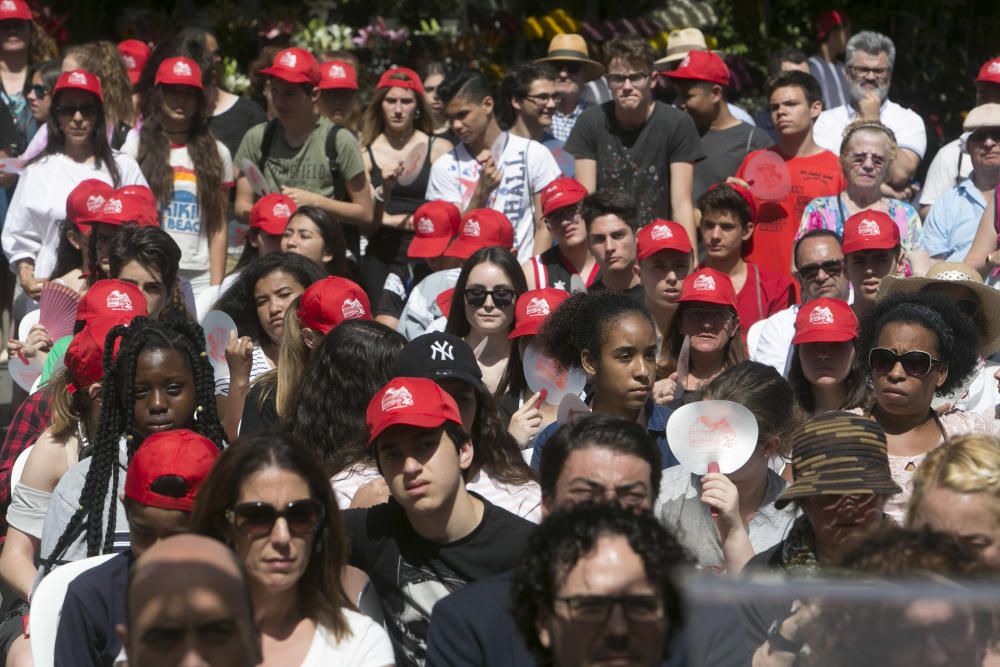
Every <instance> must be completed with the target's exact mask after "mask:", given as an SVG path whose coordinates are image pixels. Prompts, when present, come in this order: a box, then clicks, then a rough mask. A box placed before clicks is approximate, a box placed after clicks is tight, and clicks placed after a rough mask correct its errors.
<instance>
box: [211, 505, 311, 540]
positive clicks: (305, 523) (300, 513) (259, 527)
mask: <svg viewBox="0 0 1000 667" xmlns="http://www.w3.org/2000/svg"><path fill="white" fill-rule="evenodd" d="M325 513H326V512H325V511H324V508H323V504H322V503H320V502H319V501H318V500H314V499H312V498H307V499H303V500H293V501H292V502H290V503H288V504H287V505H285V508H284V509H283V510H278V509H276V508H275V507H274V505H271V504H269V503H261V502H255V503H241V504H239V505H237V506H236V507H234V508H233V509H231V510H229V511H227V512H226V519H228V520H229V523H231V524H233V527H234V528H236V530H237V531H239V533H240V534H242V535H244V536H246V537H248V538H250V539H251V540H255V539H258V538H261V537H266V536H267V535H270V534H271V531H272V530H274V524H275V522H276V521H277V520H278V519H279V518H282V519H284V520H285V522H286V523H287V524H288V530H289V532H290V533H292V535H297V536H299V537H302V536H304V535H308V534H309V533H312V532H313V531H314V530H316V527H317V526H319V523H320V521H322V520H323V515H324V514H325Z"/></svg>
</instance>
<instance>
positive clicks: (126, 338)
mask: <svg viewBox="0 0 1000 667" xmlns="http://www.w3.org/2000/svg"><path fill="white" fill-rule="evenodd" d="M117 346H120V349H119V350H118V352H117V356H115V348H116V347H117ZM150 350H176V351H177V352H179V353H180V354H181V355H182V356H183V357H184V359H185V362H186V364H187V367H188V368H189V369H190V370H191V374H192V379H193V382H192V385H193V386H194V391H195V401H194V405H195V406H196V407H195V408H193V409H192V413H191V415H189V416H188V417H187V420H186V423H184V424H179V425H178V426H177V427H178V428H190V429H191V430H193V431H195V432H196V433H198V434H200V435H203V436H205V437H206V438H208V439H209V440H211V441H212V442H214V443H215V444H216V445H218V446H219V447H220V448H221V447H223V446H224V444H225V432H224V431H223V430H222V424H221V423H220V422H219V415H218V413H217V412H216V407H215V375H214V372H213V370H212V365H211V364H210V363H209V361H208V357H207V356H206V354H205V333H204V332H203V331H202V328H201V327H200V326H199V325H198V324H197V323H194V322H190V321H188V320H185V319H180V318H177V319H165V320H152V319H149V318H147V317H137V318H135V319H134V320H133V321H132V323H131V324H130V325H128V326H117V327H115V328H114V329H112V330H111V332H110V333H109V334H108V337H107V339H106V340H105V343H104V377H105V380H106V381H105V382H104V384H103V385H102V390H101V400H102V406H101V418H100V424H99V426H98V431H97V437H96V438H95V440H94V453H93V460H92V462H91V465H90V469H89V470H88V471H87V478H86V481H85V482H84V485H83V490H82V491H81V493H80V508H79V509H78V510H77V511H76V513H75V514H74V515H73V516H72V517H71V518H70V521H69V523H68V524H67V525H66V529H65V530H64V531H63V534H62V535H61V536H60V538H59V540H58V541H57V542H56V545H55V547H54V548H53V550H52V554H50V555H49V557H48V559H47V561H49V562H55V561H56V560H57V559H58V558H60V557H61V556H62V554H63V553H64V552H65V551H66V549H67V548H68V547H69V545H70V544H72V543H73V542H74V541H75V540H76V538H77V537H78V536H79V535H80V531H81V528H82V530H83V532H84V533H85V536H86V537H85V539H86V541H87V556H88V557H89V556H96V555H98V554H101V553H110V551H111V547H112V545H113V543H114V535H115V514H116V511H117V503H115V502H114V501H112V502H111V506H110V508H107V509H108V524H107V530H106V532H105V534H104V536H103V541H102V539H101V538H102V536H101V528H102V520H103V518H104V515H105V509H106V508H105V506H104V504H105V500H106V499H107V498H108V495H109V494H108V489H109V488H110V489H113V490H115V489H118V485H119V476H120V473H121V467H120V466H119V465H118V448H119V444H118V443H119V441H120V439H121V438H122V437H123V436H127V437H128V441H129V446H128V458H129V460H130V461H131V459H132V454H133V452H134V451H135V448H136V447H137V446H138V445H139V443H140V441H141V438H142V437H143V434H142V433H137V432H136V431H135V428H134V425H133V424H132V417H133V412H134V411H133V405H134V403H135V371H136V364H137V362H138V360H139V356H140V355H141V354H142V353H143V352H147V351H150ZM113 493H117V491H113Z"/></svg>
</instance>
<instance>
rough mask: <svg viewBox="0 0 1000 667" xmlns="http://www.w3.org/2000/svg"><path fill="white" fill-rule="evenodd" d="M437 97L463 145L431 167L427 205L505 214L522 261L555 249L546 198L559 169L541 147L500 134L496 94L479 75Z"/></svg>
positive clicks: (454, 78)
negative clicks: (546, 214)
mask: <svg viewBox="0 0 1000 667" xmlns="http://www.w3.org/2000/svg"><path fill="white" fill-rule="evenodd" d="M437 95H438V98H440V100H441V102H442V104H444V109H445V114H446V115H447V117H448V123H449V125H450V127H451V130H452V131H453V132H454V133H455V135H456V136H457V137H458V138H459V140H460V143H459V144H458V145H457V146H455V148H453V149H452V150H451V151H449V152H448V153H445V154H444V155H442V156H441V157H439V158H438V159H437V160H435V162H434V164H433V165H432V166H431V176H430V181H429V182H428V184H427V196H426V199H427V200H434V199H444V200H445V201H450V202H452V203H454V204H457V205H458V207H459V208H461V209H462V210H463V211H470V210H474V209H479V208H492V209H494V210H496V211H499V212H501V213H503V214H504V215H505V216H507V218H508V219H509V220H510V222H511V223H512V224H513V225H514V230H515V235H514V239H515V247H516V248H517V259H518V261H519V262H526V261H528V258H530V257H531V256H532V255H535V254H538V253H540V252H542V251H543V250H545V249H546V248H548V247H549V246H550V245H552V237H551V236H550V234H549V231H548V229H546V227H545V223H544V222H543V221H542V204H541V193H542V190H543V189H544V188H545V186H546V185H548V184H549V183H551V182H552V181H554V180H555V179H557V178H559V176H560V175H561V173H562V172H560V171H559V165H558V164H556V160H555V158H554V157H552V153H551V152H550V151H549V149H547V148H546V147H545V146H543V145H542V144H540V143H538V142H537V141H535V140H533V139H527V138H525V137H519V136H517V135H515V134H513V133H510V132H503V131H501V129H500V126H499V125H498V124H497V119H496V109H495V102H494V97H493V91H492V90H491V89H490V86H489V83H488V82H487V81H486V77H485V76H483V75H482V74H480V73H479V72H476V71H473V70H471V69H466V70H463V71H460V72H458V73H456V74H453V75H451V76H449V77H448V78H447V79H445V80H444V81H443V82H441V85H440V86H438V91H437Z"/></svg>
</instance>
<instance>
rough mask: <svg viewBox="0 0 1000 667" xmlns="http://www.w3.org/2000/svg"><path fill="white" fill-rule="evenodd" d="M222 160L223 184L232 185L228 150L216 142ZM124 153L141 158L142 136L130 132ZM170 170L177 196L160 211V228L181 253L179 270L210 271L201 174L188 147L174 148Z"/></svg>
mask: <svg viewBox="0 0 1000 667" xmlns="http://www.w3.org/2000/svg"><path fill="white" fill-rule="evenodd" d="M215 145H216V147H217V148H218V149H219V157H221V158H222V182H223V185H224V186H226V187H232V185H233V159H232V157H231V156H230V155H229V149H228V148H226V147H225V145H224V144H223V143H222V142H221V141H218V140H216V142H215ZM122 150H123V151H125V152H126V153H128V154H129V155H131V156H132V157H136V156H137V155H138V154H139V133H138V132H136V131H135V130H132V131H131V132H129V134H128V137H127V138H126V139H125V145H123V146H122ZM170 166H171V168H173V171H174V194H173V197H172V198H171V199H170V201H169V202H168V203H167V204H166V205H165V206H163V207H162V208H161V210H160V227H161V228H162V229H163V231H165V232H167V233H168V234H170V237H171V238H172V239H173V240H174V241H176V242H177V245H178V247H180V249H181V263H180V268H181V269H183V270H185V271H208V269H209V257H208V234H207V232H202V229H201V209H200V207H199V206H198V172H197V170H196V169H195V166H194V162H192V161H191V155H190V154H189V153H188V149H187V146H176V145H171V147H170Z"/></svg>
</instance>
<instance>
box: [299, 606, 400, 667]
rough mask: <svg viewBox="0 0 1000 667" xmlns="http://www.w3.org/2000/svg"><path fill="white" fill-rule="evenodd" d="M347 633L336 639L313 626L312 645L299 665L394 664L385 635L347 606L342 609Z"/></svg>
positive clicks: (353, 666)
mask: <svg viewBox="0 0 1000 667" xmlns="http://www.w3.org/2000/svg"><path fill="white" fill-rule="evenodd" d="M343 614H344V616H345V617H346V618H347V624H348V626H349V627H350V629H351V636H350V637H345V638H344V639H342V640H341V641H339V642H338V641H337V639H336V637H334V635H333V633H332V632H330V631H329V630H327V629H326V628H324V627H323V626H321V625H317V626H316V632H315V634H313V640H312V644H311V645H310V646H309V652H308V653H306V659H305V660H303V661H302V664H301V666H300V667H330V666H331V665H351V667H384V666H385V665H394V664H396V658H395V656H394V655H393V653H392V642H390V641H389V635H388V634H386V631H385V630H383V629H382V627H381V626H379V625H378V624H377V623H375V621H373V620H372V619H370V618H368V617H367V616H365V615H364V614H359V613H358V612H356V611H351V610H350V609H344V610H343Z"/></svg>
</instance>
